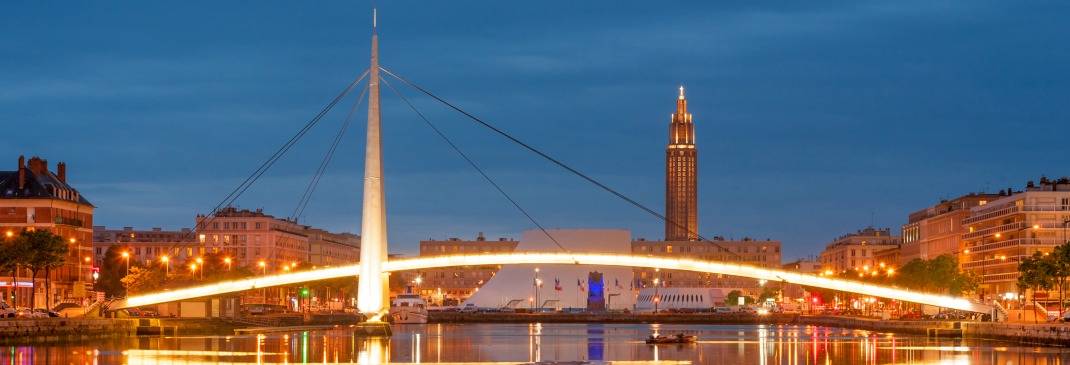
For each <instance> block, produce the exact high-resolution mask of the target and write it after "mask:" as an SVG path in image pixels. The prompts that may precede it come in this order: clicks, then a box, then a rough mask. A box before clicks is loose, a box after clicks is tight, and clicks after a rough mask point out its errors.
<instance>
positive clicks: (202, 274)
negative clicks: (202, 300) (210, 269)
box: [196, 257, 204, 280]
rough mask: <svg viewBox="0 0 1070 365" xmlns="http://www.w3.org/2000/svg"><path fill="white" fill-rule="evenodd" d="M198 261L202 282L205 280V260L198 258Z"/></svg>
mask: <svg viewBox="0 0 1070 365" xmlns="http://www.w3.org/2000/svg"><path fill="white" fill-rule="evenodd" d="M196 261H197V266H200V268H201V280H204V259H202V258H200V257H198V258H197V260H196Z"/></svg>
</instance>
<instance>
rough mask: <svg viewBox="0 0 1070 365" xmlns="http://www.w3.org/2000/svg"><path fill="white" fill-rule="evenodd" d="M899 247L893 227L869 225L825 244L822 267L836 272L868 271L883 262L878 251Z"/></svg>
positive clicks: (823, 269)
mask: <svg viewBox="0 0 1070 365" xmlns="http://www.w3.org/2000/svg"><path fill="white" fill-rule="evenodd" d="M898 247H899V237H897V236H893V235H892V234H891V229H889V228H879V229H878V228H873V227H867V228H864V229H861V230H858V231H857V232H855V233H851V234H846V235H843V236H840V237H837V238H836V239H835V240H834V241H832V243H829V244H828V245H827V246H825V250H824V251H822V252H821V256H820V257H821V258H820V261H821V269H822V271H826V270H831V271H833V272H836V273H839V272H843V271H847V270H855V271H868V270H869V269H870V268H874V267H877V266H879V265H880V264H881V262H880V261H879V260H878V259H877V252H880V251H884V250H888V249H894V248H898ZM884 264H885V265H889V264H892V263H891V262H884Z"/></svg>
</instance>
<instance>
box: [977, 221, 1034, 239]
mask: <svg viewBox="0 0 1070 365" xmlns="http://www.w3.org/2000/svg"><path fill="white" fill-rule="evenodd" d="M1023 228H1026V225H1025V222H1014V223H1010V224H1004V225H1002V226H995V227H991V228H985V229H982V230H979V231H974V232H970V233H966V234H963V235H962V238H963V239H967V240H968V239H971V238H977V237H984V236H988V235H991V234H996V233H1002V232H1007V231H1017V230H1020V229H1023Z"/></svg>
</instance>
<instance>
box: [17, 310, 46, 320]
mask: <svg viewBox="0 0 1070 365" xmlns="http://www.w3.org/2000/svg"><path fill="white" fill-rule="evenodd" d="M15 311H16V314H15V317H18V318H48V314H47V313H38V312H34V311H33V310H32V309H30V308H16V309H15Z"/></svg>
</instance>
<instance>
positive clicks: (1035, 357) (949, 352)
mask: <svg viewBox="0 0 1070 365" xmlns="http://www.w3.org/2000/svg"><path fill="white" fill-rule="evenodd" d="M655 331H656V332H659V333H661V334H665V335H670V334H675V333H679V332H683V333H687V334H693V335H697V336H698V337H699V339H700V340H699V342H698V343H696V344H690V345H661V346H651V345H647V344H645V343H643V341H642V339H643V338H644V337H646V336H647V335H649V334H650V333H651V332H655ZM554 361H589V362H591V363H610V364H646V363H658V364H711V363H723V364H761V365H769V364H783V365H803V364H814V365H817V364H1014V365H1063V364H1066V365H1070V350H1068V349H1065V348H1057V347H1036V346H1028V345H1021V344H1015V343H1007V342H998V341H982V340H969V341H964V340H931V339H926V338H924V337H917V336H905V335H894V334H888V333H876V332H869V331H860V330H848V329H840V328H827V327H811V326H765V325H740V326H724V325H676V324H661V325H657V324H601V325H599V324H431V325H402V326H395V327H394V336H393V337H391V338H357V337H355V336H353V335H352V332H351V331H349V330H347V329H336V330H325V331H297V332H280V333H270V334H261V335H241V336H183V337H131V338H122V339H110V340H102V341H95V342H88V343H83V344H76V345H66V346H62V345H36V346H8V347H4V348H2V349H0V365H3V364H35V363H37V364H118V363H127V364H197V363H230V364H294V363H297V364H302V363H315V364H335V363H356V364H384V363H400V364H407V363H454V364H461V363H479V364H491V363H501V364H515V363H533V362H554Z"/></svg>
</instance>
